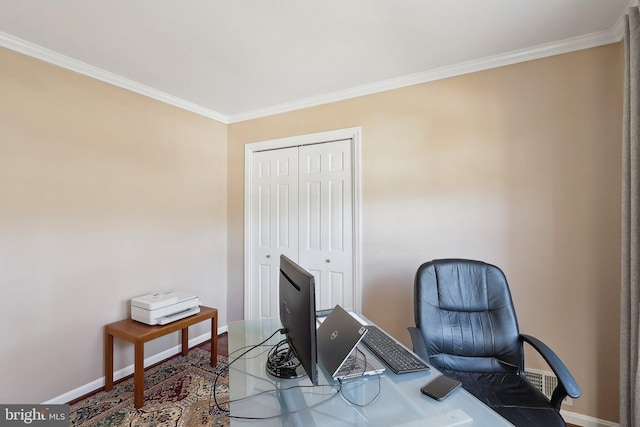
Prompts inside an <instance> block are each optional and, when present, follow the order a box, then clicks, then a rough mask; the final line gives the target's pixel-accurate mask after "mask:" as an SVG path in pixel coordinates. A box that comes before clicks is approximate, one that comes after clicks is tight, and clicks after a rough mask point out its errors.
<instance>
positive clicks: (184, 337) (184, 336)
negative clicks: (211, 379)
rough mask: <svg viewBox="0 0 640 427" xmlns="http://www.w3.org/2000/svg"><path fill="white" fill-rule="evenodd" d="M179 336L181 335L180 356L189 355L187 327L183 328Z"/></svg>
mask: <svg viewBox="0 0 640 427" xmlns="http://www.w3.org/2000/svg"><path fill="white" fill-rule="evenodd" d="M180 334H181V335H182V355H183V356H186V355H187V354H189V327H188V326H187V327H186V328H183V329H182V332H181V333H180Z"/></svg>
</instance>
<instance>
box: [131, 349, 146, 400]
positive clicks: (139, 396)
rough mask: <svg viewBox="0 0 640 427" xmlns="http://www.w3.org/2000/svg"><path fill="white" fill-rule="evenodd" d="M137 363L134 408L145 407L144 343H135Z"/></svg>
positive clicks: (134, 379)
mask: <svg viewBox="0 0 640 427" xmlns="http://www.w3.org/2000/svg"><path fill="white" fill-rule="evenodd" d="M134 351H135V355H134V358H135V362H134V366H133V406H134V407H135V408H136V409H138V408H142V407H143V406H144V342H142V341H139V340H138V341H136V342H135V350H134Z"/></svg>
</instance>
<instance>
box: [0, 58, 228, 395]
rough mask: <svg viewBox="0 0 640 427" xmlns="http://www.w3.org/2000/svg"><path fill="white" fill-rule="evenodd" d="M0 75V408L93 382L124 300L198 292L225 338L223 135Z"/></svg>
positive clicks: (18, 72)
mask: <svg viewBox="0 0 640 427" xmlns="http://www.w3.org/2000/svg"><path fill="white" fill-rule="evenodd" d="M0 64H2V65H1V66H0V282H1V286H2V297H1V298H0V335H1V336H2V337H3V338H2V348H1V351H0V378H2V380H0V402H3V403H29V402H31V403H40V402H43V401H46V400H49V399H52V398H55V397H57V396H59V395H61V394H63V393H65V392H68V391H71V390H73V389H75V388H77V387H80V386H83V385H85V384H87V383H90V382H91V381H94V380H97V379H100V378H101V377H102V376H103V375H104V374H103V365H102V364H103V357H102V354H103V353H102V348H103V336H102V333H103V326H104V325H105V324H107V323H110V322H114V321H117V320H120V319H122V318H125V317H127V316H128V313H129V312H128V300H129V298H131V297H134V296H137V295H141V294H145V293H148V292H153V291H157V290H171V289H175V290H185V291H189V292H193V293H195V294H197V295H198V296H199V297H200V298H201V300H202V302H203V303H204V304H206V305H211V306H214V307H218V308H219V309H220V315H221V316H220V317H221V320H220V325H225V324H226V298H227V295H226V293H227V287H226V284H227V277H226V270H227V265H226V262H227V261H226V260H227V248H226V246H227V244H226V241H227V225H226V221H227V219H226V211H227V207H226V203H227V202H226V201H227V195H226V192H227V189H226V186H227V181H226V180H227V170H226V168H227V165H226V163H227V162H226V157H227V153H226V138H227V129H226V125H224V124H221V123H218V122H215V121H214V120H211V119H207V118H204V117H201V116H198V115H196V114H192V113H189V112H185V111H183V110H180V109H177V108H174V107H170V106H168V105H165V104H163V103H160V102H157V101H153V100H150V99H148V98H146V97H142V96H140V95H137V94H134V93H131V92H128V91H125V90H122V89H119V88H116V87H114V86H111V85H108V84H104V83H101V82H99V81H97V80H94V79H90V78H88V77H85V76H81V75H79V74H75V73H72V72H70V71H67V70H63V69H61V68H58V67H55V66H52V65H49V64H45V63H43V62H40V61H38V60H35V59H32V58H29V57H26V56H23V55H20V54H17V53H15V52H12V51H9V50H6V49H2V48H0ZM207 332H208V325H206V324H202V325H198V326H196V327H194V328H192V332H191V337H197V336H199V335H202V334H205V333H207ZM117 341H118V340H117ZM178 344H179V335H178V334H177V333H176V334H172V336H169V337H165V338H163V339H160V340H158V341H154V342H153V343H149V344H147V351H146V354H147V356H151V355H153V354H156V353H158V352H160V351H162V350H165V349H168V348H171V347H173V346H176V345H178ZM131 347H132V346H130V345H128V344H125V343H123V342H117V345H116V357H115V365H116V366H115V367H116V369H121V368H123V367H125V366H129V365H131V364H132V363H133V352H132V348H131Z"/></svg>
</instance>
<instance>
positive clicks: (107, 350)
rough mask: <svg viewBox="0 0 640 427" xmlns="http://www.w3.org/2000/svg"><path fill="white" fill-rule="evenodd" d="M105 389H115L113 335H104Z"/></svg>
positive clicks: (106, 333)
mask: <svg viewBox="0 0 640 427" xmlns="http://www.w3.org/2000/svg"><path fill="white" fill-rule="evenodd" d="M104 389H105V390H106V391H111V390H112V389H113V335H111V334H110V333H108V332H106V331H105V333H104Z"/></svg>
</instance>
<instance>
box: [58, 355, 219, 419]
mask: <svg viewBox="0 0 640 427" xmlns="http://www.w3.org/2000/svg"><path fill="white" fill-rule="evenodd" d="M210 354H211V353H209V352H208V351H206V350H203V349H201V348H197V347H196V348H192V349H191V350H189V354H188V355H187V356H185V357H182V356H177V357H173V358H171V359H169V360H167V361H165V362H162V363H160V364H159V365H157V366H154V367H152V368H149V369H147V370H145V372H144V383H145V393H144V396H145V399H144V403H145V404H144V406H143V407H142V408H140V409H135V408H134V407H133V378H129V379H126V380H124V381H122V382H120V383H118V384H116V385H115V386H114V387H113V390H111V391H110V392H105V391H101V392H98V393H96V394H94V395H92V396H89V397H87V398H85V399H83V400H81V401H79V402H77V403H74V404H71V405H70V413H69V418H70V421H71V425H72V426H78V427H102V426H104V427H106V426H137V427H147V426H148V427H151V426H154V427H155V426H177V427H186V426H189V427H191V426H204V425H206V426H228V425H229V419H228V417H226V416H225V415H224V414H223V413H220V411H219V410H217V408H215V404H214V401H213V396H212V394H211V391H212V388H213V380H214V378H215V372H216V370H218V371H220V370H221V369H223V368H224V367H226V366H227V358H226V357H224V356H221V355H218V366H217V367H216V368H213V367H212V366H211V365H210V364H209V362H210ZM228 396H229V381H228V377H227V374H226V372H225V374H224V375H221V376H220V378H218V382H217V384H216V397H217V399H218V402H225V401H226V400H227V399H228ZM209 408H211V411H210V409H209Z"/></svg>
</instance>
